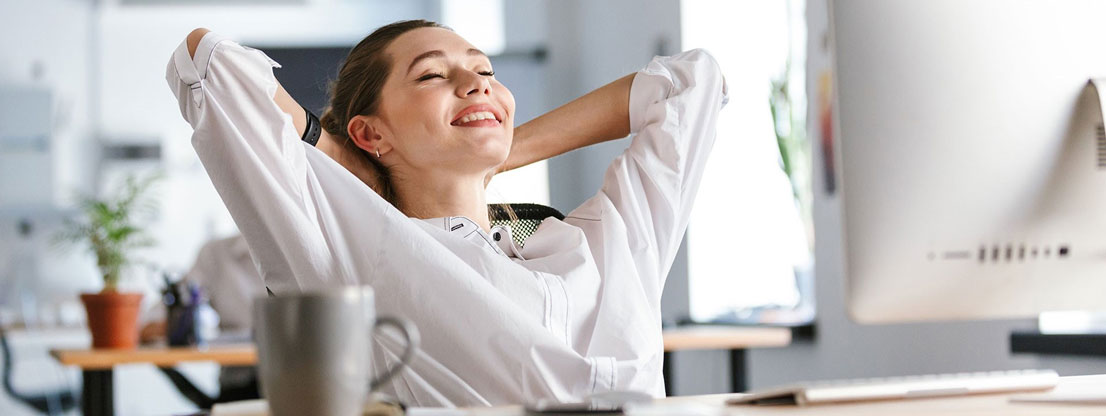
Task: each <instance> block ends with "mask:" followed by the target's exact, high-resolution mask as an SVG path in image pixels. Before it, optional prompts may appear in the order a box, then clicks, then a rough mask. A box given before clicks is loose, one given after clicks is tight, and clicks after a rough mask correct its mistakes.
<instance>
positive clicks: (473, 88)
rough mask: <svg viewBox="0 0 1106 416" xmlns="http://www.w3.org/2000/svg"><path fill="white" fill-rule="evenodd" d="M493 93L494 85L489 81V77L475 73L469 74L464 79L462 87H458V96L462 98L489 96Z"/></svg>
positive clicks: (461, 82)
mask: <svg viewBox="0 0 1106 416" xmlns="http://www.w3.org/2000/svg"><path fill="white" fill-rule="evenodd" d="M491 93H492V83H491V82H490V81H488V78H487V77H485V76H483V75H480V74H477V73H475V72H469V73H468V74H467V75H466V76H464V77H462V79H461V81H460V85H458V87H457V96H458V97H461V98H465V97H468V96H470V95H473V94H484V95H489V94H491Z"/></svg>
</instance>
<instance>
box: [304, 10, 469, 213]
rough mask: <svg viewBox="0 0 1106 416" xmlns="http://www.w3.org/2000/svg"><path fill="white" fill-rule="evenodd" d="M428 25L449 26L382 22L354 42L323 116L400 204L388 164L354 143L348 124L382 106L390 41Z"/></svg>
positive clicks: (386, 196) (386, 195)
mask: <svg viewBox="0 0 1106 416" xmlns="http://www.w3.org/2000/svg"><path fill="white" fill-rule="evenodd" d="M424 27H437V28H442V29H449V28H448V27H445V26H443V25H441V24H438V23H436V22H431V21H427V20H403V21H399V22H395V23H391V24H388V25H385V26H381V27H380V28H378V29H376V30H374V31H373V33H371V34H369V36H366V37H365V39H362V40H361V42H359V43H358V44H357V46H354V47H353V49H351V50H350V51H349V55H348V56H346V61H345V63H343V64H342V67H341V69H340V70H339V71H338V78H337V79H335V80H334V81H333V82H331V84H330V105H329V106H327V108H326V110H325V111H324V112H323V116H322V117H321V118H320V119H319V123H320V124H322V128H323V129H324V130H326V132H327V133H330V135H331V136H333V137H334V138H335V139H336V140H337V141H338V142H339V143H341V145H342V146H343V147H344V148H345V149H346V150H347V151H349V152H351V154H357V155H361V156H362V157H364V158H365V160H368V162H369V163H370V164H371V165H372V166H373V167H374V168H375V169H376V171H377V173H378V174H379V175H380V176H379V180H378V181H377V189H376V191H377V192H378V193H380V196H381V197H383V198H384V199H385V200H387V201H388V202H390V203H391V204H392V205H394V206H397V208H398V204H397V202H398V201H397V198H396V192H395V187H394V186H393V184H392V180H391V176H390V172H389V171H388V168H387V167H386V166H384V164H382V163H380V161H379V160H377V159H376V158H374V157H372V156H370V155H369V154H368V152H366V151H365V150H364V149H361V148H360V147H357V145H356V144H354V143H353V140H351V139H350V137H349V133H348V131H347V126H349V121H350V119H352V118H353V117H355V116H359V115H371V114H375V113H376V111H377V108H379V106H380V92H381V90H383V89H384V82H385V81H387V80H388V74H389V73H391V71H392V64H393V62H392V57H391V56H389V55H388V54H387V53H386V52H385V49H387V48H388V45H391V44H392V41H394V40H395V39H396V38H398V37H399V36H400V35H402V34H404V33H407V32H410V31H412V30H415V29H419V28H424Z"/></svg>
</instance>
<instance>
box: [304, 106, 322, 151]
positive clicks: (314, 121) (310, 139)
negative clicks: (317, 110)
mask: <svg viewBox="0 0 1106 416" xmlns="http://www.w3.org/2000/svg"><path fill="white" fill-rule="evenodd" d="M303 111H304V112H305V113H307V128H305V129H303V137H301V139H303V141H305V142H307V144H309V145H312V146H314V145H315V144H316V143H319V136H320V135H321V134H322V133H323V129H322V126H321V125H320V124H319V118H318V117H315V114H314V113H312V112H311V110H308V109H306V108H304V109H303Z"/></svg>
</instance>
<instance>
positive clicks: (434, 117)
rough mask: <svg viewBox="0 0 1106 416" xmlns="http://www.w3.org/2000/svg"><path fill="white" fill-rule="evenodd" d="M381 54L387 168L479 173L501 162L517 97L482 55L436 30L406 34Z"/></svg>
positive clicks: (455, 37) (381, 109)
mask: <svg viewBox="0 0 1106 416" xmlns="http://www.w3.org/2000/svg"><path fill="white" fill-rule="evenodd" d="M386 52H387V53H388V54H389V55H390V56H391V58H392V71H391V73H390V74H389V75H388V78H387V80H386V81H385V82H384V88H383V90H382V91H381V95H380V104H379V107H378V110H377V114H376V116H377V117H378V118H379V120H378V121H379V123H380V124H381V125H382V129H381V130H379V131H380V132H381V133H382V135H383V137H384V139H385V140H389V139H390V143H389V144H390V145H391V150H390V151H389V152H391V153H393V160H394V161H395V162H393V163H401V164H404V165H407V167H410V168H412V169H418V170H420V171H422V170H427V169H431V170H446V171H448V172H454V173H461V174H464V173H474V174H485V173H486V172H487V171H488V170H489V169H491V168H494V167H496V166H499V165H500V164H502V163H503V161H505V160H506V159H507V154H508V152H509V151H510V148H511V140H512V137H513V133H514V114H515V98H514V96H512V95H511V92H510V91H508V90H507V87H505V86H503V84H500V83H499V82H498V81H496V80H495V77H494V76H493V72H492V66H491V61H489V60H488V57H487V56H485V55H484V53H483V52H480V50H478V49H476V48H475V47H473V46H472V45H471V44H469V43H468V42H467V41H465V39H464V38H462V37H460V36H458V35H457V34H455V33H453V32H452V31H450V30H446V29H441V28H420V29H415V30H412V31H409V32H407V33H404V34H403V35H400V36H399V37H398V38H396V39H395V40H394V41H392V43H391V45H389V46H388V48H387V50H386ZM385 158H387V155H386V156H385Z"/></svg>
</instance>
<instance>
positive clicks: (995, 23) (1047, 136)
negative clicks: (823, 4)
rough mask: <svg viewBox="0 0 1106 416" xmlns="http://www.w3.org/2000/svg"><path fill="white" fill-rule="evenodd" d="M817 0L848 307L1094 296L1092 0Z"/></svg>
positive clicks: (1042, 305) (1103, 238)
mask: <svg viewBox="0 0 1106 416" xmlns="http://www.w3.org/2000/svg"><path fill="white" fill-rule="evenodd" d="M830 10H831V11H830V13H831V16H830V20H831V22H830V27H831V32H832V33H831V40H832V42H833V46H834V49H835V58H834V76H835V77H836V88H835V91H836V103H835V105H836V108H835V111H836V114H837V129H838V130H837V136H836V137H838V143H837V144H836V149H837V150H838V156H839V157H840V159H839V160H838V161H837V162H838V163H840V166H841V169H840V174H841V178H840V179H841V188H840V192H841V197H842V198H843V199H842V201H841V202H842V204H843V209H844V219H843V220H844V242H845V253H846V255H845V263H846V264H845V267H846V276H845V279H846V282H847V283H846V288H847V300H846V301H847V304H848V310H849V313H850V315H851V316H852V318H853V319H854V320H855V321H858V322H862V323H892V322H909V321H933V320H958V319H989V318H1013V317H1031V316H1035V315H1036V314H1037V313H1039V312H1041V311H1046V310H1072V309H1103V308H1106V133H1104V131H1103V124H1102V111H1101V101H1099V97H1098V94H1097V92H1096V90H1095V88H1093V85H1091V84H1089V83H1088V81H1090V80H1091V79H1093V78H1095V77H1106V1H1099V0H1048V1H1044V0H1040V1H1008V0H972V1H963V0H926V1H917V0H836V1H833V2H832V3H831V9H830ZM1102 92H1103V94H1104V95H1106V84H1104V85H1103V90H1102Z"/></svg>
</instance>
